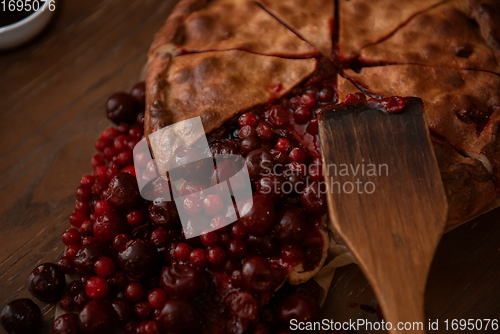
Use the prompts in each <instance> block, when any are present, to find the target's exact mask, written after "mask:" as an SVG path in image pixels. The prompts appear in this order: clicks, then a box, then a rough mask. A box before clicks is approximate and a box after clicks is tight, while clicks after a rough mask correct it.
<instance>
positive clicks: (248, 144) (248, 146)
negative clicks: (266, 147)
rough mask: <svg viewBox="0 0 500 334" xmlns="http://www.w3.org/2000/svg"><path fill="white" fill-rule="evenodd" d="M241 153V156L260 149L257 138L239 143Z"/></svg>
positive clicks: (246, 139)
mask: <svg viewBox="0 0 500 334" xmlns="http://www.w3.org/2000/svg"><path fill="white" fill-rule="evenodd" d="M240 145H241V152H242V153H243V154H247V153H249V152H252V151H253V150H256V149H258V148H259V147H260V142H259V140H258V139H257V138H253V137H250V138H245V139H243V140H242V141H241V144H240Z"/></svg>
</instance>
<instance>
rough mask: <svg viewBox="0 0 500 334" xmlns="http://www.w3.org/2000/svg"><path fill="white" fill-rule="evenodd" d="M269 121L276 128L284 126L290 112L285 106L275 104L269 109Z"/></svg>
mask: <svg viewBox="0 0 500 334" xmlns="http://www.w3.org/2000/svg"><path fill="white" fill-rule="evenodd" d="M269 121H270V122H271V123H272V124H273V125H274V127H275V128H284V127H285V126H286V124H287V123H288V112H287V111H286V110H285V108H284V107H283V106H280V105H275V106H273V107H272V108H271V109H270V110H269Z"/></svg>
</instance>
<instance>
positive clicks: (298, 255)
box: [281, 245, 304, 265]
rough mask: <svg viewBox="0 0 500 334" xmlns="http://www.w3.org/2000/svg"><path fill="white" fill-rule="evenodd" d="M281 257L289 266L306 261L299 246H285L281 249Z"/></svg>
mask: <svg viewBox="0 0 500 334" xmlns="http://www.w3.org/2000/svg"><path fill="white" fill-rule="evenodd" d="M281 257H282V258H283V260H284V261H285V262H287V263H289V264H293V265H294V264H296V263H300V262H302V260H303V259H304V252H303V251H302V248H301V247H300V246H298V245H284V246H282V247H281Z"/></svg>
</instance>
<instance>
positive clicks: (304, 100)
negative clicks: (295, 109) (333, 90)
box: [300, 93, 316, 108]
mask: <svg viewBox="0 0 500 334" xmlns="http://www.w3.org/2000/svg"><path fill="white" fill-rule="evenodd" d="M300 104H301V105H303V106H306V107H309V108H311V107H314V105H315V104H316V97H315V96H314V94H312V93H307V94H304V95H302V96H301V97H300Z"/></svg>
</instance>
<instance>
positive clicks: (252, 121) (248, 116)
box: [238, 112, 257, 128]
mask: <svg viewBox="0 0 500 334" xmlns="http://www.w3.org/2000/svg"><path fill="white" fill-rule="evenodd" d="M238 124H239V125H240V128H242V127H244V126H245V125H250V126H251V127H255V126H256V125H257V117H256V116H255V115H254V114H252V113H249V112H247V113H244V114H243V115H241V116H240V118H238Z"/></svg>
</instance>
